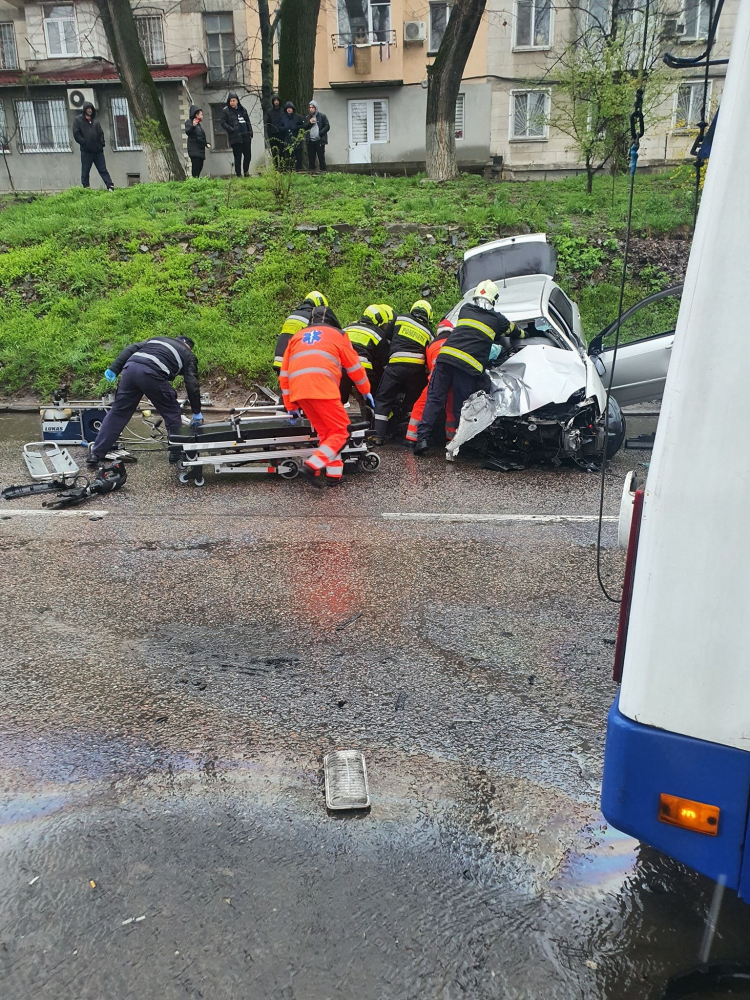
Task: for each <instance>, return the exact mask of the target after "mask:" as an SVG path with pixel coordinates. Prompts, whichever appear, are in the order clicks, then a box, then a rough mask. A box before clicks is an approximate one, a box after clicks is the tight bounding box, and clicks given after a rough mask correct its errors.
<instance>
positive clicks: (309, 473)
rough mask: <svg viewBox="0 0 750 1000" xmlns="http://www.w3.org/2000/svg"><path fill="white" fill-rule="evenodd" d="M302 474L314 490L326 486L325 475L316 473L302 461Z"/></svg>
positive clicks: (322, 488)
mask: <svg viewBox="0 0 750 1000" xmlns="http://www.w3.org/2000/svg"><path fill="white" fill-rule="evenodd" d="M302 475H303V476H304V477H305V479H306V480H307V481H308V483H310V485H311V486H314V487H315V489H316V490H324V489H325V488H326V477H325V476H322V475H320V474H317V475H316V473H315V472H314V471H313V470H312V469H311V468H310V466H309V465H308V464H307V462H303V463H302Z"/></svg>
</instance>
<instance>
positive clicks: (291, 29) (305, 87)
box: [279, 0, 320, 116]
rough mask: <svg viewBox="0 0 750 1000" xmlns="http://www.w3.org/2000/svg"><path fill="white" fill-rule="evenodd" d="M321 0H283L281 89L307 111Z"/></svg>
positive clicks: (311, 87)
mask: <svg viewBox="0 0 750 1000" xmlns="http://www.w3.org/2000/svg"><path fill="white" fill-rule="evenodd" d="M319 12H320V0H284V12H283V16H282V18H281V37H280V39H279V93H280V94H281V97H282V100H283V101H292V103H293V104H294V105H295V107H296V108H297V112H298V114H301V115H302V116H304V115H305V113H306V111H307V105H308V104H309V103H310V101H311V100H312V96H313V74H314V72H315V37H316V33H317V28H318V14H319Z"/></svg>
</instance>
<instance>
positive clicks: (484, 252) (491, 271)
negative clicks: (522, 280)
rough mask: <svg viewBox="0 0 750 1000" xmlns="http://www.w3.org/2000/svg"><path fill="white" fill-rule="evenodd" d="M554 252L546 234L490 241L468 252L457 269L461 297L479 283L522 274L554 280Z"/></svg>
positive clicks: (555, 256)
mask: <svg viewBox="0 0 750 1000" xmlns="http://www.w3.org/2000/svg"><path fill="white" fill-rule="evenodd" d="M556 270H557V251H556V250H555V248H554V247H553V246H550V244H549V243H548V242H547V235H546V233H530V234H529V235H528V236H511V237H509V238H508V239H504V240H493V241H492V243H482V245H481V246H478V247H474V248H473V249H471V250H467V251H466V253H465V254H464V262H463V264H462V265H461V267H460V268H459V272H458V283H459V285H460V287H461V294H462V295H465V294H466V293H467V292H468V291H469V289H470V288H475V287H476V286H477V285H478V284H479V282H480V281H486V280H487V279H489V280H491V281H504V280H505V279H506V278H518V277H520V276H521V275H524V274H546V275H548V276H549V277H550V278H554V276H555V271H556Z"/></svg>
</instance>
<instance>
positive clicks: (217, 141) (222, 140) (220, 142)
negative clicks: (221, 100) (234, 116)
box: [211, 104, 229, 153]
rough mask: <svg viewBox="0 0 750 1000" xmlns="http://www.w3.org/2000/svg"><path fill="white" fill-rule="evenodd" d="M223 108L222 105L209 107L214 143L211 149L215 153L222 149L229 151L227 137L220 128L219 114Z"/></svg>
mask: <svg viewBox="0 0 750 1000" xmlns="http://www.w3.org/2000/svg"><path fill="white" fill-rule="evenodd" d="M224 108H225V105H224V104H212V105H211V127H212V128H213V131H214V141H213V143H212V146H211V148H212V149H213V151H214V152H215V153H216V152H217V151H220V150H222V149H229V136H228V135H227V134H226V132H225V131H224V129H223V128H222V127H221V113H222V111H223V110H224Z"/></svg>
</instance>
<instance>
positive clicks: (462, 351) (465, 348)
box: [414, 281, 518, 455]
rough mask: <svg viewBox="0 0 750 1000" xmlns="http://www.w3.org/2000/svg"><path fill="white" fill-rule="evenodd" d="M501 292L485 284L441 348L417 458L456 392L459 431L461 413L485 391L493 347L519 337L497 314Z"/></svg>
mask: <svg viewBox="0 0 750 1000" xmlns="http://www.w3.org/2000/svg"><path fill="white" fill-rule="evenodd" d="M498 295H499V292H498V288H497V285H496V284H495V282H494V281H481V282H480V283H479V284H478V285H477V287H476V289H475V291H474V296H473V301H472V302H467V303H466V305H465V306H463V307H462V309H461V311H460V312H459V314H458V319H457V320H456V325H455V327H454V328H453V330H451V332H450V334H449V335H448V338H447V340H446V341H445V343H444V344H443V346H442V347H441V348H440V353H439V354H438V356H437V360H436V361H435V368H434V370H433V372H432V378H431V379H430V386H429V389H428V390H427V402H426V403H425V408H424V414H423V415H422V420H421V422H420V424H419V427H418V428H417V443H416V445H415V448H414V453H415V454H416V455H423V454H424V453H425V452H426V451H427V439H428V438H429V436H430V433H431V431H432V428H433V427H434V426H435V423H436V422H437V421H438V420H441V419H443V414H444V413H445V401H446V399H447V398H448V393H449V392H450V391H451V389H452V390H453V416H454V420H455V423H456V428H458V424H459V421H460V419H461V409H462V407H463V405H464V402H465V401H466V400H467V399H468V398H469V396H471V394H472V393H474V392H476V391H477V390H478V389H481V388H482V384H483V381H484V370H485V368H486V367H487V365H488V364H489V360H490V351H491V350H492V345H493V344H494V343H495V342H497V341H499V340H500V338H501V337H507V336H510V335H512V334H516V335H518V333H517V331H516V326H515V324H514V323H511V321H510V320H509V319H507V318H506V317H505V316H503V315H502V313H498V312H495V303H496V302H497V299H498Z"/></svg>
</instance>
